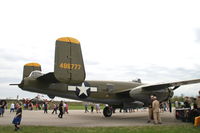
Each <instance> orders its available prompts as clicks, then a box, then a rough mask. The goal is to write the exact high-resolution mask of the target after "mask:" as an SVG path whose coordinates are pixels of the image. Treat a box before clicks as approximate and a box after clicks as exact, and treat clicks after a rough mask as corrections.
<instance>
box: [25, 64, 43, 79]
mask: <svg viewBox="0 0 200 133" xmlns="http://www.w3.org/2000/svg"><path fill="white" fill-rule="evenodd" d="M35 70H38V71H41V65H40V64H38V63H33V62H32V63H27V64H25V65H24V70H23V79H24V78H25V77H28V76H29V75H30V73H31V72H32V71H35Z"/></svg>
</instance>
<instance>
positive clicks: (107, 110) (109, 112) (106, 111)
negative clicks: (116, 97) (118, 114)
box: [103, 107, 112, 117]
mask: <svg viewBox="0 0 200 133" xmlns="http://www.w3.org/2000/svg"><path fill="white" fill-rule="evenodd" d="M103 115H104V116H105V117H111V116H112V109H111V107H105V108H104V109H103Z"/></svg>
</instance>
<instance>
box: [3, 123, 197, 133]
mask: <svg viewBox="0 0 200 133" xmlns="http://www.w3.org/2000/svg"><path fill="white" fill-rule="evenodd" d="M13 129H14V127H12V126H0V133H13ZM18 132H19V133H80V132H81V133H199V132H200V127H198V128H196V127H193V125H192V124H191V125H181V126H177V125H174V126H135V127H91V128H90V127H87V128H83V127H46V126H22V128H21V129H20V130H19V131H18Z"/></svg>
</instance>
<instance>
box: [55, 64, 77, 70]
mask: <svg viewBox="0 0 200 133" xmlns="http://www.w3.org/2000/svg"><path fill="white" fill-rule="evenodd" d="M59 67H60V68H62V69H73V70H79V69H81V65H80V64H70V63H61V64H60V65H59Z"/></svg>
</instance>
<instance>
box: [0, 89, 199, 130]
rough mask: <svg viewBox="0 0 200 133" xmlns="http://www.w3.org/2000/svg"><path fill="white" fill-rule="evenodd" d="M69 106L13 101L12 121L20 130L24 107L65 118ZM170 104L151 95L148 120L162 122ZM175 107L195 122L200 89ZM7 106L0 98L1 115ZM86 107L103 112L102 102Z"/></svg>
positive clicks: (86, 109)
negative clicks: (13, 113)
mask: <svg viewBox="0 0 200 133" xmlns="http://www.w3.org/2000/svg"><path fill="white" fill-rule="evenodd" d="M191 105H192V106H191ZM68 106H69V105H68V103H66V102H63V101H60V103H57V102H52V101H43V103H33V102H32V101H29V100H22V102H16V103H14V102H11V103H10V113H12V112H16V115H15V117H14V119H13V121H12V123H13V124H14V125H15V130H16V131H17V130H19V128H20V122H21V118H22V108H23V109H25V110H33V108H34V109H35V110H41V109H43V111H44V114H47V113H48V110H49V109H52V112H51V114H57V115H58V118H63V114H65V113H67V114H68V113H69V107H68ZM89 106H90V109H91V111H89V109H88V107H89ZM169 106H170V105H169V103H168V102H162V103H160V102H159V101H158V99H157V97H156V95H151V96H150V102H149V106H148V114H149V115H148V121H147V122H148V123H154V124H162V121H161V117H160V113H161V112H164V111H169V110H170V107H169ZM174 107H175V109H176V110H181V109H182V108H183V109H187V112H184V114H183V115H184V116H183V117H184V118H185V119H186V121H191V122H194V118H195V117H197V116H200V91H199V96H197V98H189V97H185V99H184V102H183V103H181V102H180V101H175V102H174ZM6 108H8V107H7V102H6V100H0V117H3V115H4V112H5V109H6ZM84 108H85V113H87V112H91V113H93V112H94V110H96V113H101V111H100V104H94V103H84ZM121 110H122V109H121ZM121 110H120V111H121ZM58 111H59V112H58ZM124 111H125V112H126V111H127V112H128V111H129V112H133V109H124ZM177 112H178V111H177ZM177 112H175V113H176V115H177V114H178V113H177Z"/></svg>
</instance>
